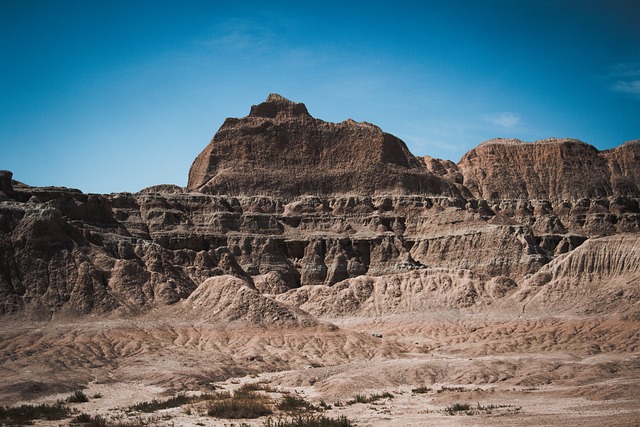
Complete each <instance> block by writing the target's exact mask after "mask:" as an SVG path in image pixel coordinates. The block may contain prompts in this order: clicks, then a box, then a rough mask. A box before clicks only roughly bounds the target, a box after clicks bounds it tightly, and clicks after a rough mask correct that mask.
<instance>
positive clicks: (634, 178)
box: [458, 139, 640, 203]
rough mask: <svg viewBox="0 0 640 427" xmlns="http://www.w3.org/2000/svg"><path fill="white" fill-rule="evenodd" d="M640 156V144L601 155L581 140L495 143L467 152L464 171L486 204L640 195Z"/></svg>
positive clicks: (462, 165)
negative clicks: (521, 200) (502, 201)
mask: <svg viewBox="0 0 640 427" xmlns="http://www.w3.org/2000/svg"><path fill="white" fill-rule="evenodd" d="M639 154H640V141H633V142H628V143H626V144H624V145H622V146H620V147H618V148H615V149H613V150H609V151H606V152H604V153H600V152H599V151H598V150H597V149H596V148H595V147H593V146H591V145H588V144H585V143H583V142H581V141H578V140H575V139H548V140H544V141H537V142H536V143H533V144H529V143H524V142H522V141H519V140H505V139H495V140H490V141H487V142H484V143H482V144H480V145H479V146H478V147H476V148H474V149H473V150H471V151H469V152H468V153H466V154H465V155H464V156H463V157H462V160H460V163H459V164H458V168H459V170H460V171H461V173H462V174H463V182H464V185H465V186H466V187H467V188H468V189H469V190H470V191H471V192H472V193H473V194H474V196H476V197H479V198H483V199H486V200H504V199H525V200H531V199H536V200H548V201H550V202H552V203H559V202H562V201H564V200H566V201H576V200H579V199H583V198H586V199H595V198H603V197H610V196H614V195H617V196H630V197H637V195H638V172H637V171H638V169H640V156H639Z"/></svg>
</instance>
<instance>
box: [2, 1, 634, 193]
mask: <svg viewBox="0 0 640 427" xmlns="http://www.w3.org/2000/svg"><path fill="white" fill-rule="evenodd" d="M639 22H640V1H637V0H601V1H596V0H442V1H429V0H423V1H416V2H412V1H389V0H386V1H384V2H377V1H362V2H350V1H346V0H342V1H339V2H333V1H313V2H311V1H304V0H297V1H291V2H278V1H264V0H261V1H256V2H254V1H249V0H245V1H241V2H240V1H228V2H225V1H195V0H180V1H179V0H176V1H162V0H155V1H135V0H131V1H117V0H101V1H92V0H78V1H69V0H56V1H49V0H40V1H38V0H0V169H9V170H11V171H13V173H14V179H17V180H19V181H22V182H25V183H27V184H30V185H39V186H44V185H58V186H66V187H73V188H79V189H81V190H82V191H84V192H95V193H110V192H119V191H131V192H135V191H138V190H140V189H142V188H144V187H147V186H150V185H155V184H163V183H172V184H178V185H182V186H184V185H186V181H187V174H188V170H189V167H190V166H191V162H192V161H193V159H194V158H195V157H196V155H197V154H198V153H199V152H200V151H201V150H202V149H204V147H205V146H206V145H207V144H208V143H209V141H210V140H211V138H212V137H213V135H214V133H215V132H216V131H217V129H218V128H219V127H220V125H221V124H222V122H223V121H224V119H225V118H226V117H243V116H246V115H247V114H248V113H249V108H250V106H251V105H253V104H258V103H260V102H262V101H264V99H265V98H266V97H267V95H268V94H269V93H271V92H275V93H279V94H281V95H283V96H285V97H287V98H289V99H291V100H293V101H298V102H304V103H305V104H306V105H307V108H308V110H309V112H310V113H311V114H312V115H313V116H314V117H317V118H320V119H323V120H327V121H333V122H340V121H343V120H345V119H347V118H353V119H354V120H357V121H367V122H371V123H374V124H376V125H378V126H380V127H381V128H382V129H383V130H384V131H386V132H389V133H392V134H394V135H396V136H398V137H400V138H401V139H403V140H404V141H405V142H406V143H407V145H408V146H409V149H410V150H411V151H412V152H413V153H414V154H415V155H426V154H428V155H431V156H433V157H439V158H445V159H450V160H453V161H454V162H457V161H458V160H459V159H460V157H461V156H462V155H463V154H464V153H465V152H466V151H468V150H469V149H471V148H473V147H475V146H476V145H478V144H479V143H481V142H482V141H484V140H487V139H490V138H494V137H512V138H519V139H522V140H525V141H533V140H537V139H544V138H549V137H571V138H578V139H580V140H583V141H585V142H588V143H590V144H592V145H595V146H596V147H598V148H599V149H607V148H611V147H614V146H617V145H619V144H621V143H623V142H625V141H628V140H631V139H639V138H640V24H639Z"/></svg>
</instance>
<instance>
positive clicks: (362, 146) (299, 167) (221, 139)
mask: <svg viewBox="0 0 640 427" xmlns="http://www.w3.org/2000/svg"><path fill="white" fill-rule="evenodd" d="M187 187H188V190H190V191H200V192H204V193H210V194H227V195H257V194H269V195H272V196H281V197H285V198H290V197H298V196H301V195H305V194H311V195H334V194H359V195H372V194H381V193H385V194H389V193H391V194H439V195H440V194H445V195H453V194H455V193H456V189H455V188H454V187H455V186H454V185H452V184H451V183H450V182H447V181H445V180H443V179H441V178H439V177H437V176H436V175H434V174H433V173H431V172H430V171H429V170H427V169H426V168H425V167H424V164H423V163H422V162H421V161H420V160H418V159H417V158H416V157H415V156H414V155H412V154H411V153H410V152H409V149H408V148H407V146H406V145H405V143H404V142H402V141H401V140H400V139H398V138H396V137H395V136H393V135H390V134H388V133H385V132H383V131H382V130H381V129H380V128H379V127H377V126H373V125H371V124H368V123H357V122H355V121H353V120H346V121H344V122H342V123H331V122H325V121H322V120H320V119H315V118H313V117H311V116H310V115H309V113H308V112H307V109H306V107H305V106H304V104H301V103H296V102H293V101H290V100H288V99H286V98H284V97H282V96H280V95H274V94H271V95H269V97H268V98H267V100H266V101H265V102H263V103H262V104H259V105H256V106H253V107H252V108H251V113H250V114H249V116H247V117H244V118H240V119H227V120H226V121H225V122H224V124H223V125H222V127H221V128H220V130H219V131H218V132H217V133H216V135H215V136H214V138H213V140H212V141H211V142H210V144H209V145H208V146H207V147H206V148H205V149H204V150H203V151H202V152H201V153H200V154H199V155H198V157H197V158H196V160H195V161H194V163H193V165H192V166H191V170H190V171H189V182H188V186H187Z"/></svg>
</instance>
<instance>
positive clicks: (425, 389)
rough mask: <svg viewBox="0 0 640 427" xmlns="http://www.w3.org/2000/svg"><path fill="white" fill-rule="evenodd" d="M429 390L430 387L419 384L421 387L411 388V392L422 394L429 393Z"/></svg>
mask: <svg viewBox="0 0 640 427" xmlns="http://www.w3.org/2000/svg"><path fill="white" fill-rule="evenodd" d="M430 391H431V389H430V388H429V387H427V386H421V387H417V388H414V389H412V390H411V393H414V394H424V393H429V392H430Z"/></svg>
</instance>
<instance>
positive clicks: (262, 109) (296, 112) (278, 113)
mask: <svg viewBox="0 0 640 427" xmlns="http://www.w3.org/2000/svg"><path fill="white" fill-rule="evenodd" d="M249 117H263V118H267V119H276V120H278V119H279V120H286V119H290V118H293V117H305V118H311V115H310V114H309V112H308V111H307V107H306V106H305V105H304V104H303V103H301V102H293V101H290V100H288V99H287V98H285V97H284V96H282V95H278V94H277V93H272V94H270V95H269V96H268V97H267V100H266V101H265V102H263V103H261V104H258V105H253V106H252V107H251V112H250V113H249Z"/></svg>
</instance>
